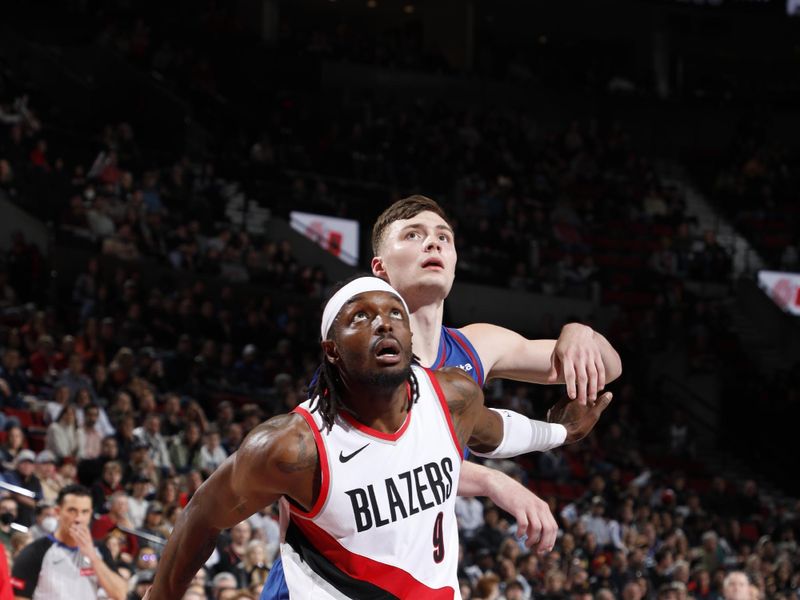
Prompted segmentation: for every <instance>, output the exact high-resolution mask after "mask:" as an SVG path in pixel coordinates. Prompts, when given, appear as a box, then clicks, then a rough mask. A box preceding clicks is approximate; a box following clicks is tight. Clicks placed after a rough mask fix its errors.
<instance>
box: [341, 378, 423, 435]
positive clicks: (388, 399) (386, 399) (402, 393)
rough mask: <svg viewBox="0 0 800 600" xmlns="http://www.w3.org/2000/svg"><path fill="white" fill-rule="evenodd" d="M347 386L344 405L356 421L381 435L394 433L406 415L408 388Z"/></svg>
mask: <svg viewBox="0 0 800 600" xmlns="http://www.w3.org/2000/svg"><path fill="white" fill-rule="evenodd" d="M347 385H348V393H347V398H346V399H345V400H344V403H345V404H346V405H347V406H348V407H349V408H350V409H351V410H352V411H353V412H354V413H355V415H356V420H357V421H358V422H359V423H363V424H364V425H366V426H367V427H370V428H372V429H375V430H376V431H380V432H382V433H389V434H391V433H395V432H396V431H397V430H398V429H400V427H401V426H402V425H403V422H404V421H405V420H406V415H407V414H408V388H407V386H406V384H405V383H404V384H403V385H401V386H398V387H397V388H394V389H390V390H383V389H381V388H380V387H378V388H376V387H374V386H359V385H352V384H347Z"/></svg>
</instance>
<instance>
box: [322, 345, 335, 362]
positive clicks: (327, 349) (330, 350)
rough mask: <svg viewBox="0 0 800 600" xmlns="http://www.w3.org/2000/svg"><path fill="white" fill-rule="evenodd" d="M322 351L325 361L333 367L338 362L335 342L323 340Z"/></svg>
mask: <svg viewBox="0 0 800 600" xmlns="http://www.w3.org/2000/svg"><path fill="white" fill-rule="evenodd" d="M322 351H323V352H324V353H325V360H327V361H328V362H329V363H331V364H333V365H335V364H336V363H337V362H339V351H338V350H337V349H336V342H334V341H333V340H323V342H322Z"/></svg>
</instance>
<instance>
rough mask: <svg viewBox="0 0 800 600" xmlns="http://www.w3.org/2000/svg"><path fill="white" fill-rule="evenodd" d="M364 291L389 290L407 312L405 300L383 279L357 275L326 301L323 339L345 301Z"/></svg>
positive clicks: (322, 328) (323, 315)
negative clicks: (356, 277) (357, 276)
mask: <svg viewBox="0 0 800 600" xmlns="http://www.w3.org/2000/svg"><path fill="white" fill-rule="evenodd" d="M364 292H389V293H390V294H394V295H395V296H397V297H398V298H400V302H402V303H403V308H405V309H406V313H407V314H408V313H409V310H408V305H407V304H406V301H405V300H403V297H402V296H401V295H400V294H399V293H398V292H397V290H396V289H394V288H393V287H392V286H390V285H389V284H388V283H386V282H385V281H384V280H383V279H379V278H378V277H371V276H369V277H359V278H358V279H354V280H353V281H351V282H350V283H348V284H347V285H345V286H344V287H342V288H341V289H340V290H339V291H338V292H336V293H335V294H334V295H333V296H331V299H330V300H328V303H327V304H326V305H325V310H324V311H322V327H320V335H322V339H323V340H325V339H327V338H328V332H329V331H330V329H331V325H332V324H333V320H334V319H335V318H336V315H338V314H339V311H340V310H342V307H343V306H344V305H345V303H347V301H348V300H350V298H352V297H353V296H357V295H358V294H363V293H364Z"/></svg>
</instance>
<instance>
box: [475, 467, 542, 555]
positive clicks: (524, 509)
mask: <svg viewBox="0 0 800 600" xmlns="http://www.w3.org/2000/svg"><path fill="white" fill-rule="evenodd" d="M492 475H493V476H492V479H491V485H490V489H489V498H490V499H491V500H492V502H494V503H495V504H496V505H497V506H498V507H500V508H501V509H503V510H504V511H506V512H507V513H509V514H510V515H511V516H513V517H514V518H515V519H516V521H517V537H518V538H522V537H523V536H526V539H525V546H526V547H527V548H530V549H533V550H535V551H536V552H538V553H539V554H544V553H545V552H549V551H550V550H552V549H553V546H554V545H555V543H556V536H557V535H558V524H557V523H556V520H555V518H554V517H553V514H552V513H551V512H550V506H548V504H547V502H545V501H544V500H542V499H541V498H539V497H538V496H537V495H536V494H534V493H533V492H532V491H530V490H529V489H528V488H526V487H525V486H524V485H522V484H521V483H519V482H518V481H517V480H516V479H512V478H511V477H509V476H508V475H505V474H503V473H501V472H500V471H492Z"/></svg>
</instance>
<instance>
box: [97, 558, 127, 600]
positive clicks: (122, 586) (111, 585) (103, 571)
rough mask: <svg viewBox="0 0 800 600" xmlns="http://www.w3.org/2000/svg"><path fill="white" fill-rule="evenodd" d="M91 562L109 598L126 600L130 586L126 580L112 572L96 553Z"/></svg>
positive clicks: (98, 580)
mask: <svg viewBox="0 0 800 600" xmlns="http://www.w3.org/2000/svg"><path fill="white" fill-rule="evenodd" d="M90 560H91V561H92V567H93V568H94V572H95V575H97V583H99V584H100V587H102V588H103V589H104V590H105V592H106V594H108V597H109V598H110V599H111V600H125V598H126V597H127V594H128V586H127V584H126V583H125V580H124V579H123V578H122V577H120V576H119V575H117V574H116V573H115V572H114V571H112V570H111V568H110V567H109V566H108V565H107V564H106V563H105V561H104V560H103V559H102V557H101V556H100V555H99V554H98V553H97V552H96V551H95V555H94V558H92V559H90Z"/></svg>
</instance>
